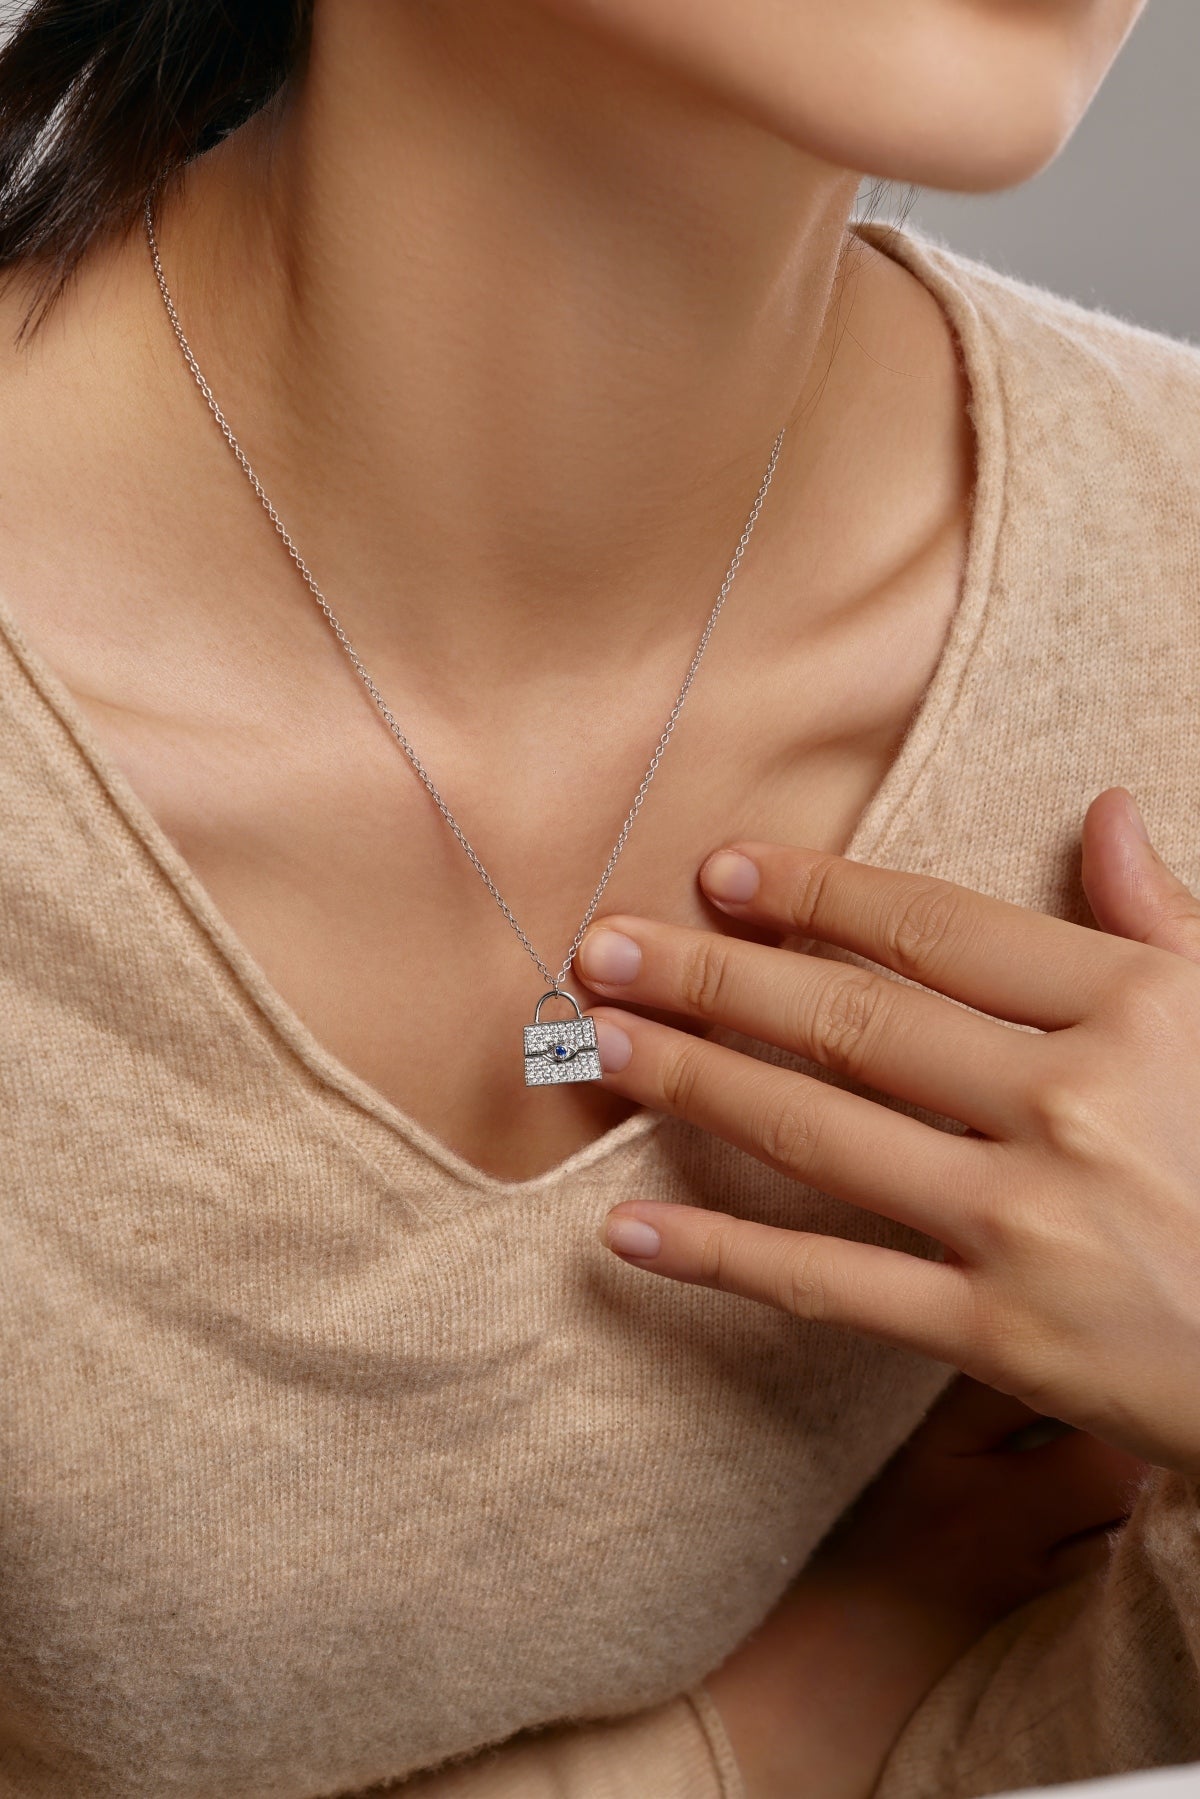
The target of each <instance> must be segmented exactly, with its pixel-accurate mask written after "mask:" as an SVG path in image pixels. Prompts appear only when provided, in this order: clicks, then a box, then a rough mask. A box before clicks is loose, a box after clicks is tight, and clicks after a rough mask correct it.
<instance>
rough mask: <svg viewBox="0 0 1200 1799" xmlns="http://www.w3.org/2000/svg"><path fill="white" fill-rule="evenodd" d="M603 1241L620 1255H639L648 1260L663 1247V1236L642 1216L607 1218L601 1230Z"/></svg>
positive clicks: (640, 1257)
mask: <svg viewBox="0 0 1200 1799" xmlns="http://www.w3.org/2000/svg"><path fill="white" fill-rule="evenodd" d="M600 1236H601V1241H602V1242H604V1243H607V1245H608V1247H609V1248H610V1249H615V1250H616V1251H617V1253H618V1255H623V1256H637V1257H638V1258H639V1260H641V1261H646V1260H648V1258H649V1257H650V1256H656V1255H657V1254H658V1252H659V1250H660V1249H661V1248H662V1238H661V1237H660V1236H659V1234H658V1232H657V1231H656V1230H655V1228H654V1226H653V1225H652V1224H643V1223H642V1221H641V1219H640V1218H612V1217H609V1218H606V1219H605V1220H604V1223H603V1225H602V1226H601V1231H600Z"/></svg>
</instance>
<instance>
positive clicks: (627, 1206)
mask: <svg viewBox="0 0 1200 1799" xmlns="http://www.w3.org/2000/svg"><path fill="white" fill-rule="evenodd" d="M1139 826H1140V820H1139V819H1138V814H1137V812H1136V810H1135V809H1134V807H1133V805H1132V801H1131V800H1130V799H1129V796H1128V795H1126V794H1125V793H1124V792H1123V791H1122V790H1121V789H1119V788H1113V789H1109V790H1108V791H1107V792H1106V793H1104V794H1101V795H1100V796H1099V798H1098V799H1097V800H1095V801H1094V802H1093V803H1092V806H1091V807H1090V808H1089V811H1088V816H1087V819H1086V821H1085V826H1084V884H1085V887H1086V890H1087V894H1088V898H1089V900H1090V902H1091V905H1092V909H1093V911H1094V913H1095V914H1096V917H1097V919H1098V922H1099V923H1100V924H1101V926H1102V927H1103V930H1104V931H1106V932H1109V933H1115V934H1112V935H1104V934H1102V932H1097V931H1094V930H1091V929H1089V928H1086V927H1084V926H1080V925H1073V924H1069V923H1067V922H1065V921H1064V920H1062V919H1056V918H1048V917H1044V916H1042V915H1041V914H1039V913H1035V912H1030V911H1028V910H1025V909H1023V908H1021V907H1019V906H1012V905H1008V904H1005V903H1003V902H1001V901H999V900H995V899H990V898H985V897H984V896H983V895H981V894H978V893H974V892H971V891H970V890H968V889H965V888H961V887H956V886H953V885H951V884H950V883H948V882H944V881H938V880H933V879H931V878H927V877H925V876H916V875H909V874H896V873H892V872H890V871H886V870H883V869H878V868H872V867H868V866H866V865H864V864H860V863H855V862H850V861H846V860H844V859H843V858H841V857H838V856H832V855H824V854H818V853H816V852H814V851H810V850H802V849H788V848H781V847H779V846H776V845H771V844H742V845H739V846H738V851H737V852H733V851H721V852H718V854H717V855H715V856H713V857H710V858H709V860H708V862H707V863H706V864H705V868H704V870H703V871H702V875H701V880H702V884H703V886H704V889H705V891H706V893H707V894H708V895H709V897H710V898H711V899H712V900H713V901H714V903H716V904H718V905H719V906H720V907H721V909H722V910H723V911H725V912H726V913H728V914H729V916H730V917H733V918H736V919H740V920H744V921H746V922H747V923H749V924H751V925H753V926H757V927H759V928H762V929H766V930H768V931H771V932H777V933H779V934H780V935H787V936H800V937H804V938H810V939H813V938H815V939H819V940H821V941H823V942H826V943H830V944H837V945H840V946H841V947H842V948H844V949H847V950H850V951H853V952H856V953H858V954H859V955H862V956H864V957H867V958H869V959H870V960H871V961H873V962H875V963H878V964H881V965H882V966H884V967H886V968H890V969H892V970H894V971H895V972H896V973H898V974H900V975H903V976H906V977H908V978H909V980H911V981H915V982H919V983H920V986H919V987H914V986H909V985H906V984H904V983H902V982H898V981H894V980H891V979H889V978H888V977H887V976H886V975H881V974H875V973H874V972H871V971H868V970H864V969H861V968H858V967H855V966H852V965H847V964H845V963H842V962H838V961H834V960H830V959H826V958H822V957H814V956H806V955H799V954H796V953H795V952H793V951H786V950H781V949H777V948H774V947H771V946H770V945H766V944H760V943H753V942H747V941H744V940H741V939H738V938H734V937H730V936H726V935H723V934H719V933H709V932H705V931H694V930H685V929H681V928H678V927H674V926H669V925H662V924H656V923H653V922H651V921H649V920H646V919H638V918H628V917H621V918H612V919H609V920H606V921H605V924H604V925H596V926H593V928H592V930H591V931H590V932H589V934H588V936H587V937H586V938H585V939H584V943H583V945H582V947H581V950H580V955H579V965H580V972H581V974H582V975H583V978H584V979H585V980H586V981H587V983H588V985H589V986H590V987H591V988H592V989H594V991H595V992H597V993H598V994H607V995H610V996H613V997H620V998H622V999H629V1000H631V1001H633V1002H635V1003H636V1004H638V1005H641V1006H645V1007H647V1008H649V1009H652V1010H659V1011H666V1012H671V1013H677V1014H681V1015H683V1016H685V1017H688V1018H692V1019H697V1020H701V1021H704V1022H706V1023H708V1024H722V1025H727V1026H729V1027H731V1028H733V1029H735V1030H737V1031H739V1032H741V1033H743V1034H746V1035H749V1036H753V1037H756V1038H759V1039H761V1040H763V1041H765V1042H768V1043H773V1044H776V1045H778V1046H779V1047H781V1048H783V1049H786V1050H790V1051H794V1052H796V1053H798V1054H799V1055H801V1056H804V1057H807V1058H810V1059H812V1060H814V1061H817V1062H820V1063H823V1064H825V1065H826V1066H827V1067H828V1068H830V1069H832V1070H836V1071H838V1072H841V1073H843V1074H846V1075H848V1076H849V1077H851V1078H852V1079H854V1080H855V1081H857V1082H861V1083H862V1084H864V1085H866V1086H869V1087H871V1088H874V1089H875V1090H877V1091H879V1092H882V1093H885V1094H890V1095H892V1096H894V1097H895V1098H897V1099H900V1100H905V1101H910V1102H912V1103H914V1104H916V1105H918V1106H920V1107H923V1108H926V1109H929V1110H931V1111H933V1112H935V1113H937V1114H940V1115H942V1116H944V1117H946V1118H948V1119H956V1120H958V1121H960V1122H961V1123H962V1124H963V1125H965V1126H967V1127H968V1129H969V1131H970V1133H971V1134H969V1135H965V1136H964V1135H960V1134H958V1133H955V1132H950V1131H945V1130H940V1129H937V1128H935V1127H933V1126H930V1125H927V1124H924V1123H922V1122H920V1121H918V1120H916V1119H914V1118H911V1117H909V1116H907V1115H906V1114H904V1113H901V1112H897V1111H894V1110H892V1109H891V1108H890V1107H887V1106H883V1105H880V1104H878V1103H876V1102H875V1101H873V1100H871V1099H869V1098H866V1097H863V1096H860V1095H858V1094H855V1093H852V1092H849V1091H847V1090H846V1089H844V1088H842V1087H838V1086H834V1085H832V1084H830V1083H828V1082H824V1081H819V1080H816V1079H814V1078H812V1077H809V1076H806V1075H805V1074H803V1073H799V1072H795V1071H792V1070H789V1069H783V1068H777V1067H775V1066H773V1065H772V1064H769V1063H766V1062H761V1061H758V1060H757V1059H755V1058H753V1057H749V1056H744V1055H741V1054H739V1053H738V1052H737V1051H736V1050H733V1049H729V1048H726V1047H724V1046H722V1045H719V1044H716V1043H711V1042H708V1041H706V1040H705V1039H704V1038H703V1037H702V1036H697V1035H696V1034H694V1033H693V1032H689V1031H683V1030H675V1029H673V1028H671V1027H670V1026H668V1025H666V1024H661V1023H658V1022H656V1021H654V1020H652V1019H649V1018H644V1017H640V1016H638V1015H636V1014H633V1013H627V1012H620V1011H598V1012H597V1013H596V1018H597V1023H598V1024H599V1025H600V1027H601V1053H602V1057H603V1059H604V1063H605V1067H606V1075H605V1079H606V1082H607V1084H608V1085H609V1086H610V1087H612V1088H613V1089H615V1090H618V1091H620V1092H621V1093H623V1094H626V1095H627V1096H628V1097H630V1098H631V1099H634V1100H638V1101H640V1102H642V1103H643V1104H645V1105H647V1106H651V1107H654V1108H656V1109H658V1110H662V1111H666V1112H670V1113H674V1114H675V1115H677V1116H679V1117H682V1118H686V1119H689V1120H691V1121H692V1122H693V1123H695V1124H697V1125H700V1126H701V1127H702V1128H704V1129H705V1130H709V1131H713V1132H715V1133H716V1134H717V1135H719V1136H721V1137H724V1138H726V1139H727V1140H728V1141H729V1142H731V1143H734V1144H737V1145H738V1146H740V1147H741V1148H743V1149H746V1150H748V1151H749V1152H750V1153H751V1154H752V1155H755V1156H758V1157H759V1158H761V1159H762V1160H763V1161H765V1162H767V1163H768V1164H770V1165H771V1166H772V1167H775V1168H778V1169H781V1170H783V1171H784V1172H785V1173H787V1174H790V1175H794V1176H795V1177H796V1179H797V1180H802V1181H805V1182H807V1183H809V1184H811V1185H812V1186H814V1187H817V1188H820V1189H822V1190H823V1191H825V1192H827V1193H830V1194H832V1195H834V1196H836V1197H837V1198H840V1199H843V1200H846V1201H849V1202H850V1203H852V1204H854V1205H857V1206H861V1207H863V1208H865V1209H867V1210H868V1211H872V1212H875V1213H878V1214H880V1215H882V1216H884V1217H886V1218H891V1219H895V1220H897V1221H899V1222H901V1223H903V1224H905V1225H909V1226H913V1227H915V1228H916V1229H917V1230H918V1231H920V1232H923V1233H926V1234H927V1235H928V1236H930V1237H932V1238H934V1239H936V1240H937V1242H938V1243H940V1244H941V1245H942V1246H943V1247H944V1259H943V1260H941V1261H936V1260H932V1259H925V1258H923V1257H920V1256H916V1255H907V1254H904V1253H903V1252H901V1251H899V1250H895V1249H888V1248H884V1247H882V1246H880V1245H878V1244H872V1243H860V1242H857V1241H847V1240H844V1239H841V1238H835V1237H828V1236H824V1235H821V1234H817V1233H813V1232H805V1231H789V1230H783V1229H778V1228H775V1227H773V1226H769V1225H764V1224H758V1223H754V1222H749V1221H739V1220H736V1219H734V1218H730V1217H726V1216H725V1215H723V1214H721V1213H716V1212H707V1211H702V1210H700V1209H698V1208H695V1207H688V1206H677V1205H656V1204H652V1203H649V1202H644V1201H638V1200H631V1201H627V1202H625V1203H623V1204H621V1205H619V1206H617V1207H616V1208H615V1209H614V1210H613V1211H612V1212H611V1213H610V1214H609V1217H608V1219H607V1220H606V1227H605V1228H606V1232H607V1237H606V1240H607V1241H608V1242H609V1244H610V1246H611V1247H612V1248H614V1249H615V1250H617V1252H618V1253H619V1254H621V1255H622V1256H623V1257H624V1258H625V1259H626V1260H627V1261H629V1262H632V1263H634V1264H635V1265H636V1266H638V1267H641V1268H645V1269H647V1270H653V1271H655V1272H657V1273H661V1274H666V1275H670V1276H672V1277H673V1278H675V1279H677V1280H684V1281H692V1282H698V1283H701V1284H703V1285H706V1286H712V1287H722V1288H725V1289H727V1290H728V1291H730V1292H736V1293H742V1294H745V1295H747V1296H748V1297H750V1298H754V1299H759V1300H764V1301H766V1302H767V1303H768V1304H771V1305H776V1306H779V1307H781V1308H783V1309H785V1310H788V1311H791V1312H794V1313H795V1314H796V1315H797V1316H801V1317H804V1318H817V1319H822V1320H825V1321H827V1322H829V1323H832V1324H841V1325H847V1326H849V1327H851V1328H852V1329H855V1330H859V1331H864V1332H866V1333H868V1334H870V1335H873V1336H876V1337H879V1338H882V1339H884V1340H885V1341H887V1342H890V1343H894V1344H898V1345H901V1346H904V1347H907V1348H910V1349H913V1350H916V1351H919V1352H920V1353H922V1354H925V1355H928V1356H931V1357H933V1358H934V1359H935V1360H938V1361H944V1362H948V1363H951V1364H953V1365H954V1366H955V1367H958V1368H960V1369H963V1370H965V1371H966V1372H967V1373H969V1374H971V1375H973V1376H974V1377H975V1378H976V1379H978V1380H979V1381H981V1382H983V1383H985V1384H986V1385H988V1386H991V1387H997V1388H999V1389H1001V1390H1002V1391H1003V1392H1005V1393H1009V1394H1013V1395H1015V1396H1016V1397H1018V1398H1019V1399H1021V1400H1022V1401H1024V1402H1025V1403H1026V1404H1028V1405H1029V1406H1031V1407H1032V1408H1033V1409H1034V1410H1035V1411H1037V1412H1039V1413H1048V1414H1051V1415H1053V1416H1055V1417H1058V1418H1061V1419H1064V1420H1066V1421H1068V1422H1069V1423H1072V1424H1074V1425H1077V1426H1079V1427H1080V1428H1081V1429H1084V1430H1086V1431H1089V1432H1093V1433H1095V1434H1096V1435H1098V1436H1100V1437H1103V1438H1105V1439H1106V1440H1107V1441H1108V1442H1110V1443H1113V1444H1116V1445H1118V1446H1119V1447H1121V1448H1123V1449H1125V1450H1128V1451H1130V1452H1132V1453H1133V1454H1134V1455H1137V1456H1139V1457H1142V1458H1144V1459H1146V1460H1147V1461H1150V1462H1153V1463H1158V1464H1160V1465H1163V1466H1167V1467H1171V1468H1176V1469H1178V1470H1180V1471H1181V1472H1184V1473H1187V1474H1191V1475H1200V966H1198V964H1200V904H1198V903H1197V901H1196V900H1195V899H1194V898H1193V897H1192V896H1191V895H1190V894H1189V893H1188V892H1187V891H1186V890H1185V889H1184V888H1183V887H1182V886H1181V884H1180V883H1179V882H1178V881H1177V880H1176V879H1175V877H1174V876H1173V875H1172V874H1170V872H1169V871H1168V870H1167V869H1166V868H1165V867H1164V865H1163V864H1162V862H1161V861H1160V859H1159V858H1158V857H1157V856H1156V854H1155V852H1154V851H1153V850H1152V848H1151V847H1150V845H1149V843H1148V842H1147V841H1145V837H1144V831H1142V832H1141V834H1139ZM613 931H617V932H619V933H621V934H622V936H623V938H624V939H626V940H631V941H632V945H633V946H635V947H633V948H625V949H623V948H622V944H621V943H620V942H619V941H618V942H617V944H616V945H615V946H614V945H613V942H612V938H611V933H612V932H613ZM606 938H607V939H608V941H607V943H606ZM622 956H624V957H625V963H624V966H625V967H626V968H627V969H628V970H629V973H628V975H627V978H624V979H617V978H616V977H617V976H618V975H619V974H620V973H621V972H622V963H621V960H620V958H621V957H622ZM634 964H636V966H634ZM929 989H933V990H934V991H932V992H931V991H929ZM940 995H946V996H947V998H942V997H939V996H940ZM953 1000H959V1001H963V1002H965V1006H966V1007H972V1008H977V1010H976V1011H972V1010H966V1009H964V1005H955V1004H952V1003H950V1002H951V1001H953ZM981 1012H982V1013H987V1014H990V1016H987V1017H982V1016H979V1013H981ZM1001 1020H1009V1021H1012V1022H1013V1023H1019V1024H1023V1025H1028V1026H1034V1027H1036V1029H1035V1030H1032V1031H1016V1030H1013V1029H1011V1028H1009V1025H1007V1024H1005V1023H1003V1022H998V1021H1001ZM631 1225H636V1226H637V1227H638V1229H637V1230H636V1231H635V1232H633V1233H632V1234H628V1232H629V1227H630V1226H631ZM656 1237H657V1239H658V1246H657V1247H655V1242H654V1239H655V1238H656Z"/></svg>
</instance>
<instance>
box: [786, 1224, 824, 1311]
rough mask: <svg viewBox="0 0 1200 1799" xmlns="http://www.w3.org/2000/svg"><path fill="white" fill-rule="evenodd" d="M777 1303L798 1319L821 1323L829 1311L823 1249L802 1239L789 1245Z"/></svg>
mask: <svg viewBox="0 0 1200 1799" xmlns="http://www.w3.org/2000/svg"><path fill="white" fill-rule="evenodd" d="M776 1301H777V1303H778V1305H779V1306H780V1307H781V1309H782V1310H784V1311H786V1312H791V1313H792V1314H793V1316H794V1317H796V1318H807V1319H811V1320H813V1321H814V1322H816V1323H819V1322H820V1321H821V1320H822V1319H823V1318H824V1317H825V1316H826V1314H827V1312H828V1310H829V1295H828V1289H827V1284H826V1280H825V1271H824V1268H823V1266H822V1262H821V1254H820V1246H819V1245H818V1244H817V1243H815V1242H812V1241H810V1240H808V1239H804V1238H802V1239H801V1240H800V1241H799V1242H797V1243H792V1244H789V1246H788V1248H787V1250H786V1251H785V1253H784V1254H783V1255H782V1256H781V1258H780V1267H779V1273H778V1277H777V1284H776Z"/></svg>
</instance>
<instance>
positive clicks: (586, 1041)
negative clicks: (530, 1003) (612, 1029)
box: [524, 987, 601, 1087]
mask: <svg viewBox="0 0 1200 1799" xmlns="http://www.w3.org/2000/svg"><path fill="white" fill-rule="evenodd" d="M548 999H565V1000H566V1001H567V1003H568V1005H571V1006H574V1008H575V1016H574V1018H565V1019H558V1020H555V1021H554V1022H552V1023H547V1024H543V1023H542V1007H543V1006H544V1005H545V1003H546V1001H547V1000H548ZM524 1035H525V1085H526V1086H527V1087H556V1086H559V1085H560V1084H561V1083H563V1082H565V1081H598V1080H599V1079H600V1072H601V1071H600V1051H599V1050H598V1049H597V1047H596V1021H595V1019H594V1018H592V1017H590V1016H589V1017H585V1016H584V1014H583V1013H582V1012H581V1011H580V1010H579V1002H578V1000H577V999H576V998H575V997H574V995H573V994H570V993H564V992H563V991H562V989H561V987H551V988H550V989H549V991H548V992H546V993H543V995H542V997H541V999H540V1000H539V1001H538V1003H537V1011H536V1012H535V1013H534V1015H533V1023H532V1024H527V1025H526V1026H525V1032H524Z"/></svg>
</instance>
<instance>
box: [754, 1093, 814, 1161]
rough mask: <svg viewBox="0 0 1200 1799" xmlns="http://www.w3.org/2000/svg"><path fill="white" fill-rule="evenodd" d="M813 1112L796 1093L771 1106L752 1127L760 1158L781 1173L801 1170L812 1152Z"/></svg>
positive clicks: (812, 1156)
mask: <svg viewBox="0 0 1200 1799" xmlns="http://www.w3.org/2000/svg"><path fill="white" fill-rule="evenodd" d="M816 1131H817V1127H816V1116H815V1113H814V1111H813V1108H812V1106H811V1105H809V1104H808V1103H807V1102H806V1101H804V1100H801V1099H799V1098H796V1097H791V1098H788V1099H785V1100H784V1101H782V1102H781V1103H776V1104H774V1105H772V1106H771V1108H770V1110H769V1111H767V1112H766V1113H764V1114H763V1116H762V1118H761V1119H760V1120H759V1122H758V1125H757V1128H756V1129H755V1131H754V1137H753V1140H754V1142H756V1143H757V1144H758V1152H759V1155H760V1156H761V1158H762V1160H763V1161H764V1162H767V1163H768V1164H769V1165H770V1166H771V1167H772V1168H778V1169H779V1170H780V1171H781V1172H782V1173H784V1174H798V1173H802V1172H803V1171H804V1169H806V1168H807V1167H809V1166H810V1164H811V1163H812V1160H813V1158H814V1155H815V1153H816Z"/></svg>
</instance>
